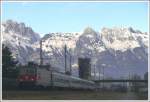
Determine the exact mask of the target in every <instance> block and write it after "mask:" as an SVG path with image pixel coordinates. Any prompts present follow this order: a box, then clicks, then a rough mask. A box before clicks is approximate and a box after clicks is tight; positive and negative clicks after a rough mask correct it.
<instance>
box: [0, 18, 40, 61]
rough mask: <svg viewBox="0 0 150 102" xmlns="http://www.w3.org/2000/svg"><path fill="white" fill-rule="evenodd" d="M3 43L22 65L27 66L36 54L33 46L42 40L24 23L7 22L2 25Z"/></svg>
mask: <svg viewBox="0 0 150 102" xmlns="http://www.w3.org/2000/svg"><path fill="white" fill-rule="evenodd" d="M1 26H2V36H3V38H2V42H3V44H4V45H7V46H8V47H9V48H10V49H11V51H12V53H13V56H14V57H15V58H16V59H17V60H19V62H20V63H21V64H26V63H27V62H28V59H29V58H30V55H31V54H32V53H33V52H34V50H36V49H34V48H33V47H32V44H33V43H35V42H37V41H39V40H40V36H39V34H38V33H35V32H34V31H33V30H32V28H30V27H26V26H25V24H24V23H17V22H15V21H12V20H7V21H6V22H3V23H2V25H1Z"/></svg>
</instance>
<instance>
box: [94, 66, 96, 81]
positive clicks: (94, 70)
mask: <svg viewBox="0 0 150 102" xmlns="http://www.w3.org/2000/svg"><path fill="white" fill-rule="evenodd" d="M94 79H95V80H96V67H95V65H94Z"/></svg>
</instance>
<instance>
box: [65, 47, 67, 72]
mask: <svg viewBox="0 0 150 102" xmlns="http://www.w3.org/2000/svg"><path fill="white" fill-rule="evenodd" d="M66 52H67V46H66V45H65V73H66V72H67V60H66V58H67V54H66Z"/></svg>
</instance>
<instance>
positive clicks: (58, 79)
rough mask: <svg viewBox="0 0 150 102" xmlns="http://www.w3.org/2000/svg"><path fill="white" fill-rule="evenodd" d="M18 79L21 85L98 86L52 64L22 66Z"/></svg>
mask: <svg viewBox="0 0 150 102" xmlns="http://www.w3.org/2000/svg"><path fill="white" fill-rule="evenodd" d="M17 80H18V83H19V87H26V86H32V87H53V88H71V89H89V90H94V89H95V88H96V84H95V82H93V81H91V80H86V79H81V78H79V77H75V76H72V75H67V74H65V73H62V72H58V71H56V70H54V69H53V68H52V67H51V66H50V65H42V66H41V65H35V64H29V65H28V66H22V67H21V68H20V71H19V76H18V79H17Z"/></svg>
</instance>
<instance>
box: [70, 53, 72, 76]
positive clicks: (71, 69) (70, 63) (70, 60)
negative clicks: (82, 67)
mask: <svg viewBox="0 0 150 102" xmlns="http://www.w3.org/2000/svg"><path fill="white" fill-rule="evenodd" d="M71 58H72V56H71V53H70V75H71V73H72V68H71Z"/></svg>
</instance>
